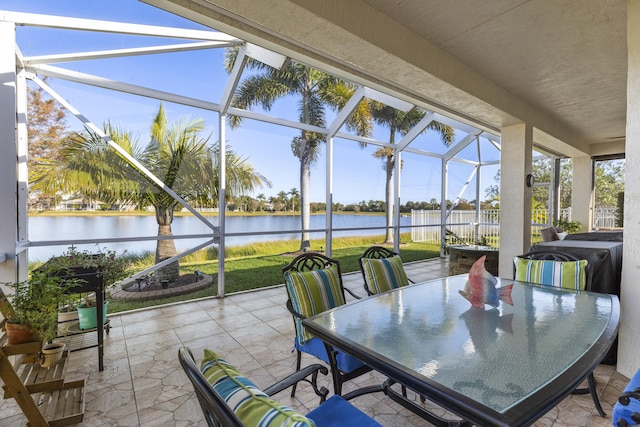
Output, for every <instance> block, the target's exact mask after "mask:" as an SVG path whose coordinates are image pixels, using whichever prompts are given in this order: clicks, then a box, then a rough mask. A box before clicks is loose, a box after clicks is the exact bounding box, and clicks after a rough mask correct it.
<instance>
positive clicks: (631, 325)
mask: <svg viewBox="0 0 640 427" xmlns="http://www.w3.org/2000/svg"><path fill="white" fill-rule="evenodd" d="M627 55H628V65H629V66H628V70H627V130H626V144H625V156H626V176H625V188H624V191H625V194H624V235H625V237H626V239H625V241H624V248H623V255H622V257H623V259H624V261H623V263H622V288H621V292H620V309H621V312H622V316H621V324H620V332H619V334H618V337H619V340H618V341H619V342H618V364H617V370H618V372H620V373H621V374H623V375H624V376H626V377H628V378H631V377H632V376H633V374H634V373H635V372H636V370H637V369H638V367H639V366H640V352H639V351H638V344H639V343H640V328H638V325H640V310H638V301H640V282H638V271H640V244H638V241H637V239H636V238H634V237H637V236H640V186H638V182H640V2H636V1H628V2H627Z"/></svg>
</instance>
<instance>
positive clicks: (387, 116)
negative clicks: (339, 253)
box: [371, 101, 455, 243]
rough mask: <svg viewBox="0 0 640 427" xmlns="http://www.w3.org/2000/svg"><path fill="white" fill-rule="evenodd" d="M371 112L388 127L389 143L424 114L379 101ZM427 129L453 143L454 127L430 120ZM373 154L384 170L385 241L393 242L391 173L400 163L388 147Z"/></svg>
mask: <svg viewBox="0 0 640 427" xmlns="http://www.w3.org/2000/svg"><path fill="white" fill-rule="evenodd" d="M371 114H372V116H373V120H374V121H375V122H376V123H377V124H379V125H382V126H386V127H387V128H389V141H388V142H389V144H395V143H396V134H400V135H405V134H406V133H407V132H409V130H411V128H413V127H414V126H415V125H417V124H418V122H419V121H420V120H422V119H423V118H424V116H425V114H426V113H425V112H424V110H422V109H420V108H417V107H414V108H412V109H411V110H409V111H408V112H406V113H405V112H403V111H400V110H397V109H395V108H393V107H389V106H388V105H384V104H381V103H379V102H375V101H372V102H371ZM427 129H432V130H435V131H436V132H438V133H439V134H440V137H441V138H442V142H444V144H445V145H447V146H449V145H451V144H452V143H453V138H454V136H455V135H454V132H455V131H454V129H453V128H452V127H451V126H447V125H444V124H442V123H440V122H436V121H432V122H431V123H430V124H429V126H427ZM373 156H374V157H376V158H378V159H381V160H382V169H384V171H385V172H386V180H385V191H384V196H385V201H386V220H387V221H386V222H387V232H386V234H385V239H384V240H385V243H393V232H392V229H391V226H392V225H393V181H392V178H393V174H394V171H396V170H399V169H400V168H401V167H402V165H396V163H397V162H396V151H395V150H394V149H393V148H390V147H381V148H378V149H377V150H376V151H375V152H374V153H373Z"/></svg>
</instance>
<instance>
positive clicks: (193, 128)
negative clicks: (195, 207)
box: [31, 104, 271, 282]
mask: <svg viewBox="0 0 640 427" xmlns="http://www.w3.org/2000/svg"><path fill="white" fill-rule="evenodd" d="M204 127H205V125H204V122H203V121H202V120H201V119H196V120H192V121H187V120H182V121H180V122H178V123H175V124H173V125H171V126H169V125H168V124H167V117H166V115H165V111H164V107H163V106H162V104H161V105H160V108H159V109H158V113H157V114H156V115H155V117H154V119H153V123H152V125H151V131H150V139H149V142H148V143H147V144H146V146H144V147H142V146H141V144H139V143H138V141H137V140H135V139H134V138H133V137H132V135H131V134H130V133H126V132H124V131H122V130H119V129H116V128H114V127H113V126H111V124H109V123H107V124H106V125H105V126H104V133H105V134H106V135H108V136H109V137H110V138H111V140H112V141H114V142H115V143H116V144H118V145H119V146H120V147H122V149H124V151H126V152H127V153H128V154H130V155H131V156H132V157H133V158H134V159H136V160H137V161H138V162H140V164H142V165H143V166H144V167H145V168H147V169H148V170H149V171H150V172H152V173H153V174H154V175H155V176H156V177H158V178H159V179H161V180H162V181H163V182H164V184H165V185H166V186H167V187H169V188H170V189H172V190H173V191H174V192H175V193H176V194H178V195H179V196H180V197H182V198H183V199H184V200H185V201H187V202H190V203H198V204H199V205H200V206H217V204H218V194H219V188H220V185H219V176H220V174H219V171H220V165H219V160H218V159H219V155H218V154H219V144H214V145H213V146H210V145H209V138H208V137H207V138H203V137H202V136H201V135H200V134H201V132H202V131H203V130H204ZM225 161H226V168H225V170H226V176H227V193H226V195H227V198H228V199H231V198H233V197H236V196H239V195H241V194H243V193H245V192H249V191H253V190H254V189H256V188H257V187H262V186H263V185H268V186H270V185H271V183H270V182H269V181H268V180H267V179H266V178H265V177H264V176H262V175H261V174H259V173H258V172H256V171H255V170H254V168H253V166H252V165H251V164H249V163H247V161H246V158H241V157H239V156H238V155H237V154H235V153H234V152H233V151H231V150H229V149H227V150H226V151H225ZM31 184H32V186H33V188H34V189H37V190H41V191H43V192H44V193H46V194H53V193H56V192H58V191H63V192H67V193H80V194H82V195H83V196H84V197H87V198H92V199H96V200H101V201H103V202H106V203H130V204H134V205H135V206H136V207H137V208H144V207H146V206H153V207H154V209H155V214H156V221H157V223H158V236H171V235H172V231H171V223H172V222H173V214H174V210H175V208H176V207H178V205H179V204H180V203H179V202H178V201H176V200H175V199H174V198H173V197H171V196H170V195H169V194H168V193H166V192H165V191H164V190H163V188H162V187H160V186H159V185H158V184H157V183H156V182H154V181H152V180H151V179H149V178H147V177H146V176H145V175H143V174H141V173H140V172H139V171H138V170H137V168H136V167H134V166H133V165H132V164H130V163H129V162H128V161H127V160H126V159H125V158H124V157H123V156H122V155H121V154H119V153H118V152H117V151H115V150H113V149H111V148H110V147H109V146H108V144H107V143H106V141H105V140H104V139H103V138H102V137H101V136H100V135H98V134H96V133H95V132H92V131H91V130H87V132H86V133H83V134H76V135H75V136H74V137H73V138H71V139H70V140H69V141H68V142H67V143H66V144H65V145H64V146H63V147H62V148H61V150H60V156H59V158H57V159H38V164H37V166H36V167H35V170H34V174H33V178H32V182H31ZM176 254H177V251H176V247H175V243H174V240H173V239H160V240H158V242H157V246H156V257H155V258H156V263H158V262H161V261H163V260H166V259H168V258H171V257H173V256H175V255H176ZM157 275H158V276H160V277H162V278H163V279H166V280H169V281H170V282H173V281H175V280H177V278H178V277H179V264H178V262H177V261H176V262H173V263H171V264H169V265H167V266H165V267H163V268H161V269H159V270H158V271H157Z"/></svg>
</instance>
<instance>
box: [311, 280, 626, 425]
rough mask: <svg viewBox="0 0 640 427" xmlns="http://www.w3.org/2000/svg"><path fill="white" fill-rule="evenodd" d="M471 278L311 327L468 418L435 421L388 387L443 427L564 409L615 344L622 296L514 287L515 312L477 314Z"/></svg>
mask: <svg viewBox="0 0 640 427" xmlns="http://www.w3.org/2000/svg"><path fill="white" fill-rule="evenodd" d="M466 280H467V275H466V274H463V275H458V276H451V277H447V278H442V279H436V280H431V281H428V282H423V283H417V284H414V285H410V286H406V287H403V288H400V289H395V290H393V291H390V292H387V293H383V294H378V295H374V296H371V297H368V298H364V299H361V300H357V301H355V302H353V303H349V304H346V305H343V306H341V307H337V308H334V309H331V310H329V311H326V312H324V313H321V314H319V315H317V316H314V317H312V318H309V319H306V320H304V324H305V326H306V327H307V329H308V330H310V331H311V332H312V333H314V334H315V335H316V336H318V337H320V338H321V339H322V340H324V341H325V342H326V343H328V344H330V345H332V346H334V347H337V348H339V349H341V350H343V351H345V352H347V353H349V354H351V355H353V356H354V357H357V358H358V359H360V360H362V361H363V362H365V363H366V364H368V365H369V366H371V367H372V368H373V369H375V370H377V371H378V372H380V373H382V374H384V375H385V376H387V377H388V378H389V379H390V380H391V381H395V382H398V383H400V384H403V385H405V386H407V387H408V388H410V389H412V390H414V391H415V392H416V393H418V394H420V395H422V396H425V397H426V398H428V399H430V400H432V401H434V402H436V403H438V404H439V405H441V406H442V407H444V408H445V409H447V410H449V411H450V412H452V413H454V414H456V415H457V416H459V417H461V418H462V420H463V421H462V422H460V420H438V419H435V421H434V420H433V419H432V415H430V413H426V412H424V413H423V411H424V410H423V409H422V408H421V407H420V406H419V405H417V404H416V403H414V402H410V401H408V400H406V399H403V398H402V396H401V395H400V394H398V393H397V392H395V391H393V390H392V389H391V388H390V387H385V393H386V394H388V395H389V396H390V397H392V398H393V399H394V400H396V401H399V402H400V403H402V404H403V405H404V406H406V407H407V408H409V409H411V410H412V411H414V412H416V413H418V414H419V415H422V416H425V418H427V419H429V420H430V421H431V422H435V423H436V424H447V423H451V424H464V423H465V421H466V422H471V423H474V424H476V425H481V426H488V425H496V426H523V425H529V424H531V423H533V422H534V421H535V420H536V419H538V418H539V417H541V416H542V415H544V413H546V412H547V411H548V410H550V409H551V408H553V407H554V406H555V405H557V404H558V403H559V402H560V401H561V400H562V399H563V398H564V397H566V396H567V395H568V394H569V393H571V391H572V390H573V389H575V388H576V387H577V386H578V385H580V383H581V382H582V381H583V380H584V379H585V378H586V377H587V375H588V374H589V373H590V372H591V371H593V369H595V367H596V366H597V365H598V363H599V362H600V360H601V359H602V358H603V357H604V356H605V354H606V353H607V350H608V349H609V347H610V346H611V344H612V343H613V341H614V338H615V336H616V334H617V331H618V323H619V317H620V307H619V302H618V297H617V296H616V295H609V294H599V293H592V292H586V291H582V292H580V291H571V290H562V289H557V288H551V287H542V286H539V285H534V284H531V283H525V282H517V281H514V280H508V279H498V287H501V286H504V285H507V284H511V283H513V290H512V294H511V296H512V300H513V305H509V304H506V303H504V302H501V304H500V305H499V307H498V308H492V307H490V306H486V308H485V309H478V308H473V307H472V306H471V304H470V303H469V301H467V300H466V299H465V298H463V297H462V296H461V295H460V294H459V293H458V291H459V290H461V289H463V288H464V285H465V282H466Z"/></svg>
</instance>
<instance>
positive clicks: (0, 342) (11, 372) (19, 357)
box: [0, 290, 84, 427]
mask: <svg viewBox="0 0 640 427" xmlns="http://www.w3.org/2000/svg"><path fill="white" fill-rule="evenodd" d="M0 294H1V295H0V309H2V310H1V311H2V312H3V314H4V312H5V310H6V309H7V301H6V298H5V297H4V294H3V293H2V291H1V290H0ZM5 322H6V320H5V319H2V321H0V329H2V331H1V332H0V378H1V379H2V382H3V383H4V384H3V386H2V388H3V389H4V398H5V399H9V398H13V399H15V400H16V402H17V403H18V405H19V406H20V409H22V412H23V413H24V415H25V416H26V417H27V420H28V421H29V425H30V426H32V427H36V426H37V427H40V426H50V427H60V426H68V425H72V424H77V423H80V422H82V420H83V417H84V380H77V381H69V382H67V381H65V379H64V376H65V373H66V366H67V361H68V352H66V351H65V352H64V353H63V355H62V358H61V359H60V360H59V361H58V362H57V363H56V364H55V365H54V366H52V367H50V368H43V367H41V366H40V362H39V352H40V350H41V347H42V343H41V342H31V343H26V344H17V345H8V344H7V334H6V332H5V331H4V324H5Z"/></svg>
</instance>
